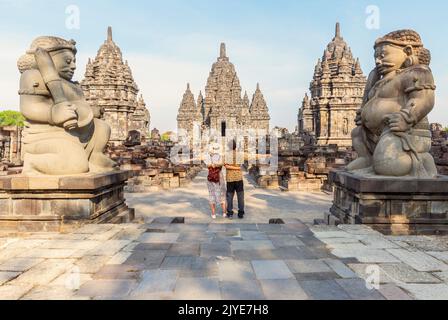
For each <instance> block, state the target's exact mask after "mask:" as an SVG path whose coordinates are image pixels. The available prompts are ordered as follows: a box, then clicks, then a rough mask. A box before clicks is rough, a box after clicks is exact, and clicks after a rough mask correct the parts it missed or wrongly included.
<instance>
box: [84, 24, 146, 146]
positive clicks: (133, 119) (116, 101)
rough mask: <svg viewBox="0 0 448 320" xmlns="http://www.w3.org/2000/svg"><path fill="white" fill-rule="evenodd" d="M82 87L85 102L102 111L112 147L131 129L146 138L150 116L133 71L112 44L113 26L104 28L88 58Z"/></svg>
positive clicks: (122, 139) (118, 49)
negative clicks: (92, 56) (94, 52)
mask: <svg viewBox="0 0 448 320" xmlns="http://www.w3.org/2000/svg"><path fill="white" fill-rule="evenodd" d="M81 86H82V89H83V91H84V95H85V96H86V99H87V101H88V102H89V103H90V104H92V105H98V106H99V107H101V108H103V109H104V114H103V119H104V120H105V121H106V122H107V123H108V124H109V125H110V126H111V130H112V133H111V139H110V141H111V143H112V144H121V143H122V142H123V141H125V140H126V138H127V136H128V132H129V131H130V130H138V131H140V132H141V133H142V135H146V133H147V131H148V130H147V125H146V124H148V123H149V121H150V119H149V113H148V112H146V111H145V110H143V108H145V106H144V105H143V103H142V101H140V100H139V98H138V94H139V88H138V86H137V84H136V82H135V81H134V78H133V76H132V70H131V68H130V66H129V64H128V63H127V61H126V60H124V59H123V54H122V52H121V50H120V48H119V47H118V45H117V44H116V43H115V42H114V41H113V37H112V27H108V28H107V36H106V39H105V40H104V43H103V44H102V45H101V47H100V48H99V50H98V53H97V55H96V57H95V59H89V61H88V63H87V66H86V72H85V77H84V79H83V80H82V82H81ZM139 103H140V104H139ZM139 108H140V110H138V112H137V113H138V114H137V115H136V116H134V115H133V114H134V113H135V112H136V110H137V109H139ZM146 116H147V117H146ZM144 117H146V118H144Z"/></svg>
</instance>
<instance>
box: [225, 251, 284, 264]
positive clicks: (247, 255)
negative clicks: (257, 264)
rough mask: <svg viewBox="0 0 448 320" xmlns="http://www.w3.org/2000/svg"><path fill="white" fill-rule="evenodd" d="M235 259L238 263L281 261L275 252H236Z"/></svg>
mask: <svg viewBox="0 0 448 320" xmlns="http://www.w3.org/2000/svg"><path fill="white" fill-rule="evenodd" d="M233 257H234V258H235V259H236V260H238V261H252V260H278V259H279V258H278V256H277V255H276V254H275V252H274V250H235V251H233Z"/></svg>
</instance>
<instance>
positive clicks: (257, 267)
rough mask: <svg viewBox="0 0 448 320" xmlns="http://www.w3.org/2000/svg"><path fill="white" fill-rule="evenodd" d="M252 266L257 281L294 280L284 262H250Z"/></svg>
mask: <svg viewBox="0 0 448 320" xmlns="http://www.w3.org/2000/svg"><path fill="white" fill-rule="evenodd" d="M252 266H253V268H254V271H255V275H256V277H257V279H258V280H281V279H295V277H294V275H293V274H292V273H291V271H290V269H289V268H288V266H287V265H286V263H285V262H284V261H281V260H272V261H262V260H258V261H252Z"/></svg>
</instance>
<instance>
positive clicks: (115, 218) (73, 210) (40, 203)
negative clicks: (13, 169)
mask: <svg viewBox="0 0 448 320" xmlns="http://www.w3.org/2000/svg"><path fill="white" fill-rule="evenodd" d="M130 174H131V173H130V172H128V171H116V172H110V173H105V174H86V175H79V176H37V177H25V176H21V175H15V176H6V177H0V230H4V231H17V232H45V231H47V232H65V231H70V230H71V229H73V228H76V227H79V226H80V225H83V224H89V223H123V222H129V221H131V220H133V218H134V209H130V208H128V207H127V206H126V203H125V199H124V195H123V189H124V187H125V184H126V181H127V179H128V178H129V177H130Z"/></svg>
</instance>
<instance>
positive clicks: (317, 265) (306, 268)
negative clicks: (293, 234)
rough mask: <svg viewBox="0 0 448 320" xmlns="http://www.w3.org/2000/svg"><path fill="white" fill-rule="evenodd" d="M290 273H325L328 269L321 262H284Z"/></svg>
mask: <svg viewBox="0 0 448 320" xmlns="http://www.w3.org/2000/svg"><path fill="white" fill-rule="evenodd" d="M285 262H286V264H287V265H288V267H289V269H290V270H291V272H292V273H325V272H331V269H330V267H329V266H328V265H327V264H326V263H325V262H323V261H321V260H285Z"/></svg>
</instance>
